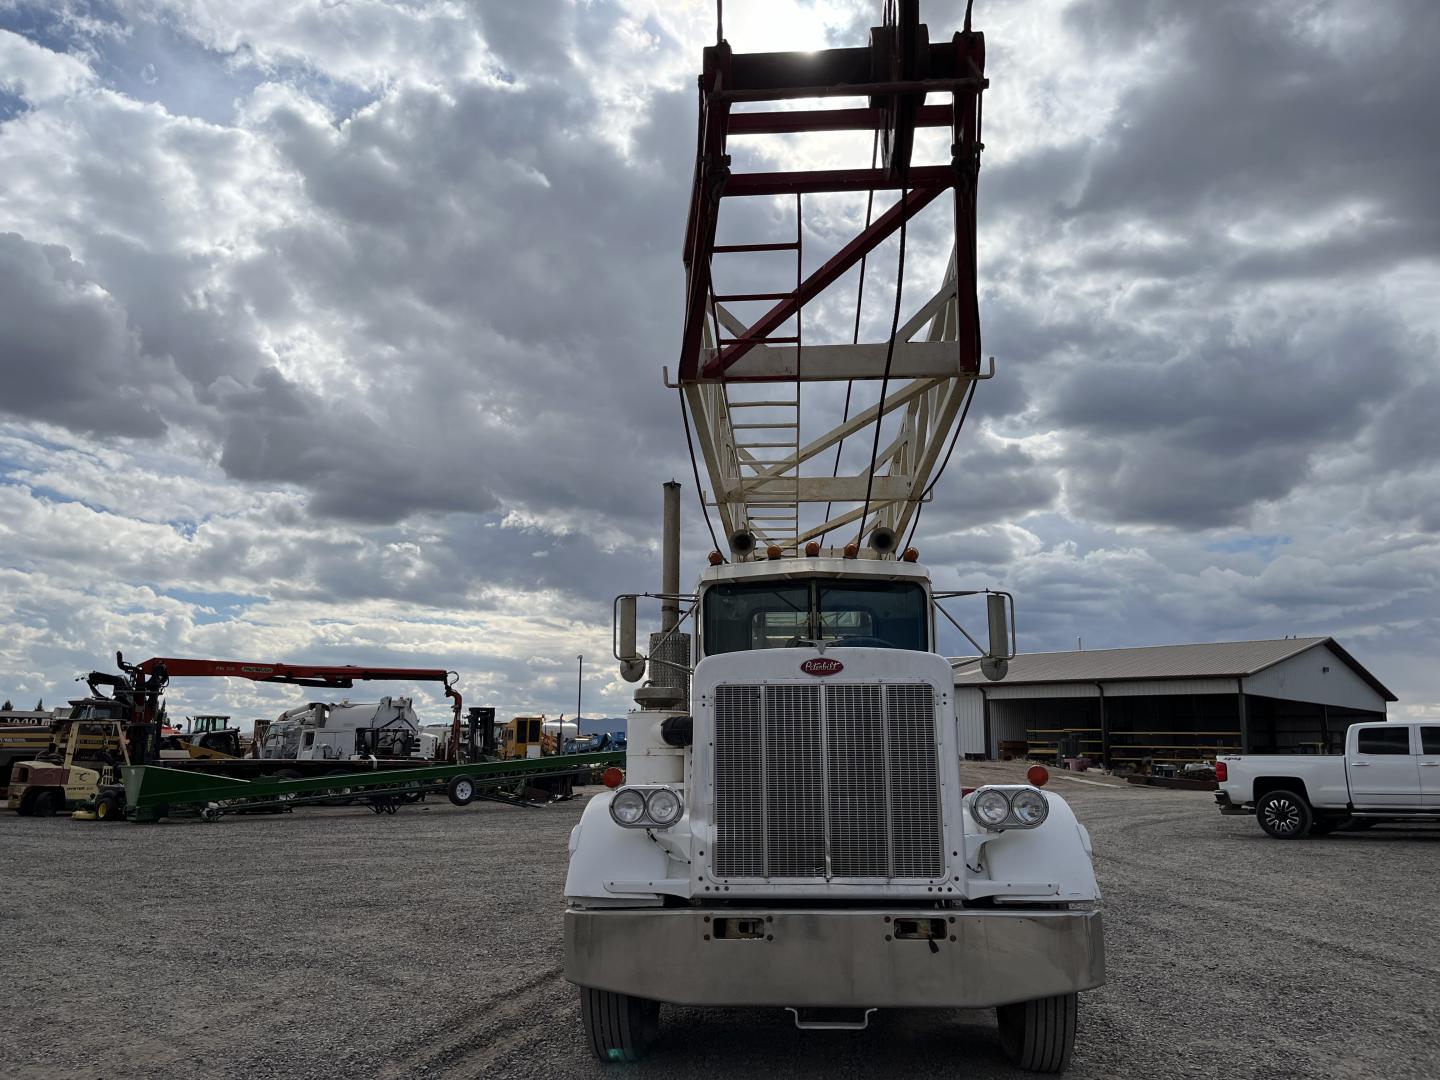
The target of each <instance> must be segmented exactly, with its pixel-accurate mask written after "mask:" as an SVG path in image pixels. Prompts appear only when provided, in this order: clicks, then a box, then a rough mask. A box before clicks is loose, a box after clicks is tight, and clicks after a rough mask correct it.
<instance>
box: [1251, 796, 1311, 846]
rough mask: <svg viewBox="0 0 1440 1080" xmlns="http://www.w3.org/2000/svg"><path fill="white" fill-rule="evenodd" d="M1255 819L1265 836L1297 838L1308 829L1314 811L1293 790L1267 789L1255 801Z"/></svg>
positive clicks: (1286, 838)
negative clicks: (1267, 790)
mask: <svg viewBox="0 0 1440 1080" xmlns="http://www.w3.org/2000/svg"><path fill="white" fill-rule="evenodd" d="M1255 819H1256V820H1257V821H1259V822H1260V828H1262V829H1264V830H1265V834H1266V835H1267V836H1273V837H1274V838H1275V839H1276V840H1298V839H1300V837H1302V836H1304V835H1305V834H1306V833H1308V832H1309V831H1310V827H1311V826H1312V825H1313V824H1314V822H1315V812H1314V811H1313V810H1311V809H1310V804H1309V803H1308V802H1306V801H1305V800H1304V799H1302V798H1301V797H1300V796H1299V795H1296V794H1295V793H1294V792H1293V791H1269V792H1266V793H1265V794H1264V795H1262V796H1261V797H1260V799H1259V801H1258V802H1256V803H1255Z"/></svg>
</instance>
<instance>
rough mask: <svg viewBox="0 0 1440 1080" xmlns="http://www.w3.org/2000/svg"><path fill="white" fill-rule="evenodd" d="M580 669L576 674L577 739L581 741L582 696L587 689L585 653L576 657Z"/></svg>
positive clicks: (577, 741)
mask: <svg viewBox="0 0 1440 1080" xmlns="http://www.w3.org/2000/svg"><path fill="white" fill-rule="evenodd" d="M575 661H576V663H577V664H578V665H579V670H578V672H577V673H576V675H575V741H576V743H579V741H580V696H581V694H582V693H583V691H584V689H585V654H584V653H581V654H580V655H579V656H577V657H575Z"/></svg>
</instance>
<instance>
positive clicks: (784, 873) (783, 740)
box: [765, 685, 825, 877]
mask: <svg viewBox="0 0 1440 1080" xmlns="http://www.w3.org/2000/svg"><path fill="white" fill-rule="evenodd" d="M824 799H825V787H824V784H823V783H822V781H821V773H820V687H818V686H795V685H792V686H767V687H765V820H766V825H767V826H768V827H767V829H766V838H765V855H766V867H767V869H768V871H769V875H770V876H771V877H820V876H823V875H824V873H825V802H824Z"/></svg>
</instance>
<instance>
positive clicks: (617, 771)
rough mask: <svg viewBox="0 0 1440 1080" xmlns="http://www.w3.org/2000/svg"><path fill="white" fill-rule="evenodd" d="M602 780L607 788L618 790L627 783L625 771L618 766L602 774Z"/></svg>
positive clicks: (611, 767) (612, 766) (613, 766)
mask: <svg viewBox="0 0 1440 1080" xmlns="http://www.w3.org/2000/svg"><path fill="white" fill-rule="evenodd" d="M600 779H601V780H602V781H603V782H604V784H605V786H606V787H608V788H617V787H619V786H620V785H621V784H623V783H624V782H625V771H624V770H623V769H621V768H619V767H618V766H616V765H611V766H610V767H609V768H608V769H606V770H605V771H604V772H603V773H601V774H600Z"/></svg>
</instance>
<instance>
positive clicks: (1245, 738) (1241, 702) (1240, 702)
mask: <svg viewBox="0 0 1440 1080" xmlns="http://www.w3.org/2000/svg"><path fill="white" fill-rule="evenodd" d="M1235 708H1236V712H1237V715H1238V717H1239V719H1240V752H1241V753H1242V754H1248V753H1250V718H1249V717H1248V716H1247V715H1246V712H1245V680H1244V679H1236V680H1235Z"/></svg>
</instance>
